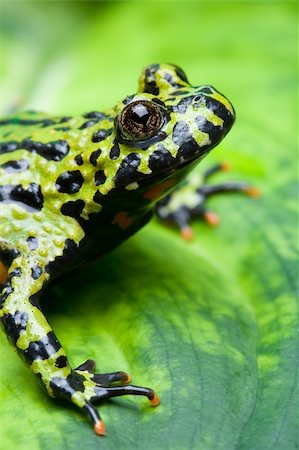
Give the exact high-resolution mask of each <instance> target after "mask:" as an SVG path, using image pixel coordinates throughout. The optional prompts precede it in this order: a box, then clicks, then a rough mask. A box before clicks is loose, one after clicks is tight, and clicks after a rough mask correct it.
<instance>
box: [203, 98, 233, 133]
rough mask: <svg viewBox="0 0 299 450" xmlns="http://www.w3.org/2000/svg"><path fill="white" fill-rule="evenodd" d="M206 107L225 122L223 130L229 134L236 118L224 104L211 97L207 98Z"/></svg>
mask: <svg viewBox="0 0 299 450" xmlns="http://www.w3.org/2000/svg"><path fill="white" fill-rule="evenodd" d="M206 107H207V108H208V109H210V110H211V111H213V113H214V114H216V116H218V117H220V118H221V119H222V120H223V128H224V130H225V133H227V131H228V130H229V129H230V128H231V127H232V125H233V123H234V120H235V119H234V116H233V115H232V114H231V113H230V112H229V111H228V110H227V109H226V107H225V106H224V105H223V104H222V103H220V102H218V101H217V100H215V99H214V98H211V97H206Z"/></svg>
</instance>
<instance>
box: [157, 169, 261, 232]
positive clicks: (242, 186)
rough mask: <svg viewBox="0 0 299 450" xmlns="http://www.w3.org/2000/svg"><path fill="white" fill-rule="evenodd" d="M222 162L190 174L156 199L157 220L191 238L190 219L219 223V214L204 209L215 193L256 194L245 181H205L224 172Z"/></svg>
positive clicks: (252, 187)
mask: <svg viewBox="0 0 299 450" xmlns="http://www.w3.org/2000/svg"><path fill="white" fill-rule="evenodd" d="M228 170H230V166H229V165H228V164H226V163H223V164H217V165H215V166H213V167H211V168H210V169H208V170H206V171H205V172H204V173H203V174H198V173H193V174H191V175H190V176H189V177H188V178H187V179H186V181H185V182H184V183H183V184H182V185H181V186H180V187H178V188H177V189H175V190H174V191H173V192H172V193H170V194H169V195H167V196H166V197H165V198H163V199H162V200H160V201H159V202H158V203H157V205H156V213H157V215H158V217H159V218H160V219H161V220H164V221H165V222H167V223H170V224H175V225H176V226H178V227H179V228H180V230H181V234H182V236H183V238H185V239H192V237H193V233H192V228H191V226H190V223H191V220H192V219H193V218H195V217H200V218H202V219H203V220H205V222H207V223H208V224H209V225H210V226H216V225H218V223H219V217H218V215H217V214H216V213H215V212H214V211H211V210H210V209H209V208H207V206H206V203H207V200H208V199H209V198H210V197H211V196H212V195H215V194H222V193H229V192H241V193H243V194H245V195H248V196H250V197H258V196H259V191H258V190H257V189H256V188H255V187H254V186H252V185H250V184H248V183H245V182H226V183H222V184H217V185H210V184H206V181H207V179H208V178H210V177H211V176H212V175H214V174H215V173H217V172H220V171H228Z"/></svg>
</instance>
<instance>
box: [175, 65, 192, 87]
mask: <svg viewBox="0 0 299 450" xmlns="http://www.w3.org/2000/svg"><path fill="white" fill-rule="evenodd" d="M174 68H175V69H174V70H175V73H176V74H177V76H178V77H179V78H180V79H181V80H182V81H183V82H185V83H188V84H189V81H188V78H187V75H186V74H185V72H184V71H183V70H182V69H181V68H180V67H178V66H174Z"/></svg>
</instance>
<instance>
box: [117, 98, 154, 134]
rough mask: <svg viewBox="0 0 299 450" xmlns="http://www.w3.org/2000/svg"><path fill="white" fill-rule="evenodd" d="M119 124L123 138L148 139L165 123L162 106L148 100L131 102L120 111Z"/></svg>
mask: <svg viewBox="0 0 299 450" xmlns="http://www.w3.org/2000/svg"><path fill="white" fill-rule="evenodd" d="M118 124H119V128H120V131H121V134H122V136H123V138H125V139H127V140H131V139H138V140H144V139H148V138H150V137H152V136H153V135H154V134H156V133H157V131H158V130H159V129H160V128H161V126H162V124H163V116H162V112H161V108H160V106H158V105H157V104H155V103H154V102H150V101H147V100H139V101H135V102H132V103H129V104H128V105H127V106H126V107H125V108H124V109H123V110H122V111H121V112H120V114H119V116H118Z"/></svg>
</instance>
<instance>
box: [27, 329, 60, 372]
mask: <svg viewBox="0 0 299 450" xmlns="http://www.w3.org/2000/svg"><path fill="white" fill-rule="evenodd" d="M60 348H61V345H60V344H59V342H58V340H57V338H56V336H55V334H54V333H53V331H50V332H49V333H48V334H47V335H46V336H44V337H43V338H42V339H40V340H39V341H35V342H30V344H29V346H28V348H27V349H26V350H24V352H23V353H24V356H25V358H26V361H27V362H29V364H32V363H33V361H35V360H37V359H48V358H49V357H50V356H52V355H54V354H55V353H56V352H58V350H59V349H60Z"/></svg>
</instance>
